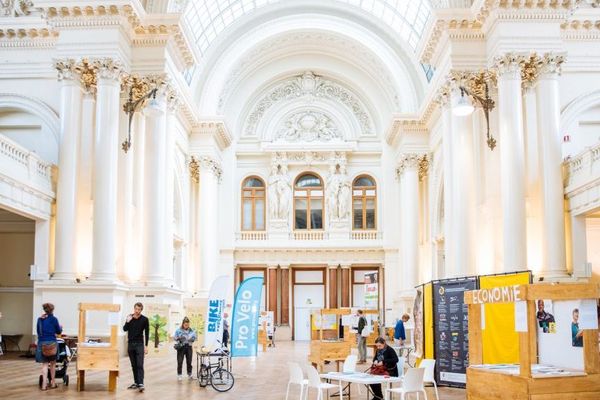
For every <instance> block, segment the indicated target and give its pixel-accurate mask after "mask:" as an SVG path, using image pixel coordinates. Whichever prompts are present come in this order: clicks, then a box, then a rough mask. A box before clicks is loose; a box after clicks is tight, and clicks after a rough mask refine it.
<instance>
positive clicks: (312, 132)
mask: <svg viewBox="0 0 600 400" xmlns="http://www.w3.org/2000/svg"><path fill="white" fill-rule="evenodd" d="M276 138H277V139H283V140H286V141H288V142H313V141H316V140H319V141H324V142H325V141H329V140H332V139H335V138H341V134H340V132H339V130H338V128H337V126H336V125H335V123H334V122H333V121H332V120H331V118H329V117H328V116H327V115H325V114H323V113H320V112H318V111H302V112H298V113H295V114H293V115H291V116H290V117H289V118H288V119H287V120H286V121H285V122H284V126H283V127H282V128H280V129H279V130H278V132H277V136H276Z"/></svg>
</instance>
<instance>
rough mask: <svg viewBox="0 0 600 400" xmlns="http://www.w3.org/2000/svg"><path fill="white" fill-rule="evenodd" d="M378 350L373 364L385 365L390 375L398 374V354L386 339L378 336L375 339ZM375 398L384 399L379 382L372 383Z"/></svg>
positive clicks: (377, 399)
mask: <svg viewBox="0 0 600 400" xmlns="http://www.w3.org/2000/svg"><path fill="white" fill-rule="evenodd" d="M375 346H376V347H377V352H376V353H375V357H373V365H383V366H384V367H385V368H386V369H387V372H388V374H389V375H390V376H398V355H397V354H396V352H395V351H394V349H392V348H391V347H390V346H388V345H387V344H386V343H385V339H384V338H382V337H378V338H377V339H375ZM371 391H372V392H373V396H374V397H373V400H383V393H382V391H381V385H380V384H379V383H377V384H373V385H371Z"/></svg>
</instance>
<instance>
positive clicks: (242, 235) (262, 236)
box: [237, 231, 269, 240]
mask: <svg viewBox="0 0 600 400" xmlns="http://www.w3.org/2000/svg"><path fill="white" fill-rule="evenodd" d="M268 238H269V235H268V234H267V232H266V231H243V232H238V234H237V240H267V239H268Z"/></svg>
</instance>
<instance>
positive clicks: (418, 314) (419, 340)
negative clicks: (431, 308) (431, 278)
mask: <svg viewBox="0 0 600 400" xmlns="http://www.w3.org/2000/svg"><path fill="white" fill-rule="evenodd" d="M413 320H414V324H415V329H414V331H413V340H414V344H415V356H416V357H419V358H421V356H422V355H423V288H422V287H419V288H418V289H417V294H416V296H415V304H414V307H413Z"/></svg>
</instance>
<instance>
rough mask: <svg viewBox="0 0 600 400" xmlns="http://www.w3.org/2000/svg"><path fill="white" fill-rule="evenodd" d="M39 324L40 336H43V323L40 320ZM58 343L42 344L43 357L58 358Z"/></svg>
mask: <svg viewBox="0 0 600 400" xmlns="http://www.w3.org/2000/svg"><path fill="white" fill-rule="evenodd" d="M38 324H40V336H42V321H41V320H38ZM56 350H57V346H56V342H52V343H46V344H42V355H43V356H44V357H54V356H56Z"/></svg>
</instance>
